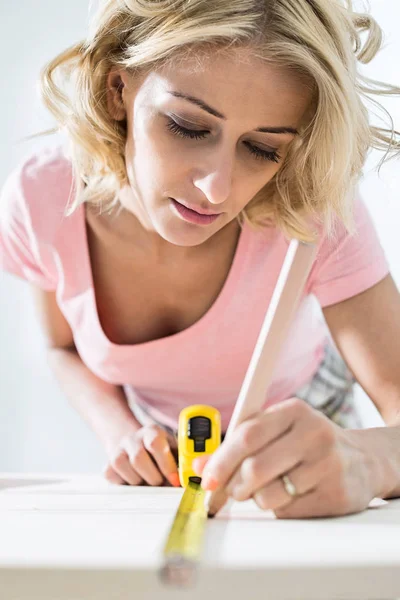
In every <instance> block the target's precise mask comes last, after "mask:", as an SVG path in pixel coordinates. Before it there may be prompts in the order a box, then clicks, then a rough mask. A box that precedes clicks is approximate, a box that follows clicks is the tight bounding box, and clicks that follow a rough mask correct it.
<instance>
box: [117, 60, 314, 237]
mask: <svg viewBox="0 0 400 600" xmlns="http://www.w3.org/2000/svg"><path fill="white" fill-rule="evenodd" d="M113 77H114V79H113ZM121 80H122V83H123V84H124V86H123V88H122V92H120V94H122V95H120V98H119V101H120V102H123V105H124V110H125V114H124V117H126V119H127V141H126V166H127V173H128V178H129V182H130V186H129V189H125V190H124V193H123V194H121V202H122V204H123V205H124V207H125V208H126V209H127V210H129V211H130V212H131V213H133V214H134V215H135V216H136V217H137V218H138V219H139V221H140V223H141V224H142V226H143V227H145V228H146V229H147V230H149V231H152V232H156V233H158V234H159V235H160V236H161V237H162V238H163V239H165V240H167V241H168V242H170V243H172V244H176V245H178V246H196V245H199V244H202V243H203V242H205V241H206V240H207V239H209V238H210V237H211V236H212V235H214V234H215V233H216V232H218V231H220V230H221V229H222V228H223V227H224V226H225V225H227V224H228V223H230V222H231V221H232V220H233V219H235V218H236V217H237V215H238V214H239V213H240V212H241V211H242V210H243V208H244V207H245V206H246V205H247V204H248V203H249V202H250V201H251V200H252V198H253V197H254V196H255V195H256V194H257V192H258V191H259V190H261V188H263V187H264V186H265V185H266V184H267V183H268V182H269V181H270V180H271V179H272V178H273V177H274V175H275V174H276V173H277V171H278V170H279V169H280V168H281V166H282V164H283V160H284V158H285V156H286V154H287V152H288V149H289V146H290V144H291V143H292V142H293V140H294V139H295V137H296V136H297V134H296V131H297V130H298V129H299V127H300V124H301V122H302V119H303V117H304V115H305V111H306V110H307V108H308V106H309V103H310V100H311V92H310V90H309V88H308V87H307V86H306V85H305V84H304V83H302V82H301V81H300V79H298V78H297V77H295V76H294V75H293V73H292V74H290V73H288V72H285V71H283V70H282V69H278V68H276V67H272V66H270V65H267V64H265V63H263V62H262V61H261V60H260V59H257V58H255V57H253V56H252V55H251V53H250V51H249V50H246V49H244V48H242V49H235V50H230V53H229V54H228V53H227V52H217V53H215V54H214V55H210V56H209V59H208V60H202V61H201V63H200V64H199V62H198V61H197V62H196V61H195V59H194V58H187V59H185V60H180V61H177V62H176V64H175V65H171V64H170V65H168V66H165V67H163V68H161V69H158V70H157V71H152V72H149V73H147V74H145V75H142V76H141V77H139V78H137V77H136V78H135V79H134V78H133V77H132V76H130V75H128V74H127V73H126V72H118V73H114V75H112V74H110V77H109V86H110V89H114V90H117V89H118V86H121ZM119 89H120V90H121V87H120V88H119ZM112 97H113V98H114V100H113V102H114V103H118V98H117V96H116V92H115V93H114V96H112ZM121 118H122V117H121ZM195 211H198V212H195ZM199 213H202V214H201V215H200V214H199Z"/></svg>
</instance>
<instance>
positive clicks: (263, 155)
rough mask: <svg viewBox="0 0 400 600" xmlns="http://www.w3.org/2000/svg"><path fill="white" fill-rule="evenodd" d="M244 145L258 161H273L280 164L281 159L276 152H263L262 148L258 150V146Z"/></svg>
mask: <svg viewBox="0 0 400 600" xmlns="http://www.w3.org/2000/svg"><path fill="white" fill-rule="evenodd" d="M244 144H245V145H246V146H247V148H248V149H249V152H250V153H251V154H252V155H253V156H254V157H255V158H256V159H260V160H271V161H272V162H276V163H278V162H279V161H280V159H281V157H280V155H279V154H278V152H277V151H276V150H261V148H258V146H253V144H250V143H249V142H244Z"/></svg>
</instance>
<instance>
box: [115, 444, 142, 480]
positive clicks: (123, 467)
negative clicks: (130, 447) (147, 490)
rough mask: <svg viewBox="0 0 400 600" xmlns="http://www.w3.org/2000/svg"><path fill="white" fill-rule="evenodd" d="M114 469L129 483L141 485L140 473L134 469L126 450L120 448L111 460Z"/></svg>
mask: <svg viewBox="0 0 400 600" xmlns="http://www.w3.org/2000/svg"><path fill="white" fill-rule="evenodd" d="M111 466H112V468H113V469H114V471H115V472H116V473H117V475H119V476H120V477H122V479H124V481H125V482H126V483H128V484H129V485H139V484H140V483H141V482H142V479H141V477H140V475H139V474H138V473H137V472H135V471H134V469H132V465H131V464H130V461H129V457H128V455H127V453H126V451H125V450H120V451H119V452H118V454H117V455H116V456H115V458H114V459H113V460H112V461H111Z"/></svg>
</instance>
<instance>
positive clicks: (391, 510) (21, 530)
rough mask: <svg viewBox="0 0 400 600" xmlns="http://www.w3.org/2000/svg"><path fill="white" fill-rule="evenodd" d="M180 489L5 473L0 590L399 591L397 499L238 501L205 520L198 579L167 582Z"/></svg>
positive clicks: (46, 594)
mask: <svg viewBox="0 0 400 600" xmlns="http://www.w3.org/2000/svg"><path fill="white" fill-rule="evenodd" d="M181 494H182V490H180V489H172V488H145V487H137V488H134V487H128V486H113V485H111V484H109V483H107V482H106V481H105V480H104V479H103V478H101V477H99V476H91V475H89V476H82V475H81V476H76V475H69V474H67V475H42V474H39V475H35V474H30V475H25V474H18V475H15V474H0V599H1V600H28V599H29V600H78V599H79V600H81V599H85V600H86V599H89V598H90V599H91V600H103V599H104V600H112V599H114V598H115V599H118V600H125V599H128V598H129V600H133V598H135V599H139V598H140V599H141V598H144V599H146V600H147V599H150V598H151V599H152V600H156V599H158V598H162V599H163V600H170V599H172V598H174V599H179V598H181V597H185V598H190V599H191V600H200V599H202V600H208V599H209V598H218V599H221V598H224V597H227V598H229V600H235V599H236V598H238V599H239V598H240V599H241V600H243V599H246V600H248V599H249V598H268V599H269V600H274V599H275V598H276V599H278V600H279V599H287V600H298V599H304V600H305V599H307V600H313V599H318V600H325V599H327V600H328V599H329V600H332V599H334V598H343V599H354V598H356V599H358V600H361V599H364V600H365V599H367V598H368V599H371V600H372V599H380V600H383V599H386V598H396V597H400V500H395V501H391V502H383V501H376V502H375V503H374V505H373V507H372V508H370V509H369V510H368V511H365V512H363V513H361V514H358V515H352V516H348V517H343V518H337V519H315V520H296V521H283V520H282V521H280V520H277V519H275V518H274V515H273V514H272V513H270V512H262V511H260V510H258V509H257V507H256V506H255V504H254V503H253V502H251V501H250V502H245V503H240V504H239V503H236V504H234V505H233V506H232V507H231V510H230V512H229V513H228V512H226V511H225V512H223V513H221V515H219V516H218V517H217V518H216V519H214V520H211V521H209V522H208V524H207V531H206V540H205V546H204V553H203V559H202V562H201V566H200V569H199V573H198V577H197V582H196V585H195V587H194V588H193V589H191V590H190V591H180V590H178V591H177V590H176V589H171V588H168V587H165V586H164V585H163V584H162V582H161V581H160V578H159V568H160V566H161V562H162V553H161V551H162V547H163V544H164V541H165V538H166V535H167V533H168V530H169V527H170V525H171V522H172V520H173V517H174V514H175V510H176V508H177V506H178V504H179V500H180V497H181Z"/></svg>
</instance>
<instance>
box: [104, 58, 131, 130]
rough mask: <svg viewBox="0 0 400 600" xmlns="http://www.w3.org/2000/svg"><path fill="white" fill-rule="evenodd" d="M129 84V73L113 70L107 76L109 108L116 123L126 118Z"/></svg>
mask: <svg viewBox="0 0 400 600" xmlns="http://www.w3.org/2000/svg"><path fill="white" fill-rule="evenodd" d="M127 83H128V73H127V72H126V71H123V70H121V69H111V71H110V72H109V74H108V76H107V107H108V111H109V113H110V115H111V116H112V117H113V119H115V120H116V121H123V120H124V119H125V118H126V108H125V102H124V99H125V98H124V97H125V95H126V88H127Z"/></svg>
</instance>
